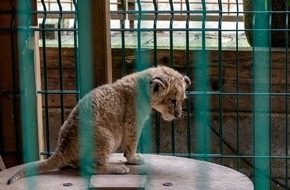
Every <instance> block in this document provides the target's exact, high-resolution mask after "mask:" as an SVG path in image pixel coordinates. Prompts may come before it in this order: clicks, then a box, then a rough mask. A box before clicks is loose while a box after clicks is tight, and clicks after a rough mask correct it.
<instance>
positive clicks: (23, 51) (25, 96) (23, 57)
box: [17, 1, 39, 189]
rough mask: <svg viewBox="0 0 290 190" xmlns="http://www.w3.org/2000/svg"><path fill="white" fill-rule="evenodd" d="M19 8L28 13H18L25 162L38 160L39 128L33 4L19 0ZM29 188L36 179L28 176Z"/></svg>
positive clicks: (31, 187) (32, 186)
mask: <svg viewBox="0 0 290 190" xmlns="http://www.w3.org/2000/svg"><path fill="white" fill-rule="evenodd" d="M17 10H22V11H24V12H25V13H26V14H24V15H18V17H17V19H18V24H19V27H23V30H22V31H19V32H18V54H19V55H18V58H19V60H18V61H19V67H20V69H19V75H20V99H21V121H22V139H23V153H24V155H23V158H24V162H25V163H27V162H32V161H35V160H38V158H39V157H38V152H39V151H38V134H37V131H38V128H37V109H36V86H35V84H36V83H35V70H34V51H33V50H32V49H31V47H30V43H31V42H32V40H33V39H32V38H31V37H32V36H33V34H32V33H31V30H30V26H31V17H32V15H31V11H30V10H31V5H30V2H29V1H18V4H17ZM26 180H28V183H27V187H28V189H33V188H34V187H35V182H36V181H35V179H33V178H27V179H26Z"/></svg>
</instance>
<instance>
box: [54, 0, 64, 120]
mask: <svg viewBox="0 0 290 190" xmlns="http://www.w3.org/2000/svg"><path fill="white" fill-rule="evenodd" d="M56 2H57V5H58V8H59V11H60V13H59V18H58V23H57V28H58V29H61V23H62V19H63V14H62V11H63V10H62V5H61V2H60V0H57V1H56ZM57 36H58V61H59V68H58V69H59V89H60V91H63V66H62V40H61V31H57ZM59 96H60V97H59V98H60V110H61V111H60V112H61V117H60V118H61V124H63V123H64V102H63V99H64V97H63V93H60V94H59Z"/></svg>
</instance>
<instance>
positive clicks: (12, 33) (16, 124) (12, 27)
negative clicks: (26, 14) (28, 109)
mask: <svg viewBox="0 0 290 190" xmlns="http://www.w3.org/2000/svg"><path fill="white" fill-rule="evenodd" d="M10 5H11V7H12V11H15V10H16V9H15V5H14V3H13V2H12V0H10ZM15 35H16V30H15V14H13V15H12V17H11V22H10V38H11V59H12V75H13V76H12V77H13V79H12V80H13V115H14V127H15V138H16V139H15V143H16V155H17V156H16V157H17V158H16V159H17V164H20V162H21V147H20V146H21V144H20V143H19V130H20V128H19V121H18V117H17V112H16V110H17V106H16V104H17V95H18V93H17V92H16V91H17V89H18V88H19V87H17V79H16V74H17V72H16V60H15V57H16V55H15V49H16V47H15ZM0 114H1V113H0ZM2 139H3V138H2Z"/></svg>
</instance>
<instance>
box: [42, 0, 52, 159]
mask: <svg viewBox="0 0 290 190" xmlns="http://www.w3.org/2000/svg"><path fill="white" fill-rule="evenodd" d="M41 4H42V7H43V10H44V11H45V13H44V18H43V20H42V23H41V27H42V29H43V30H42V31H41V34H42V57H43V59H42V60H43V83H44V90H45V91H47V90H48V78H47V77H48V75H47V62H46V39H45V34H46V33H45V24H46V16H47V13H46V11H47V8H46V4H45V0H41ZM44 106H45V136H46V138H45V139H46V151H48V152H50V139H49V137H50V131H49V125H50V122H49V114H48V94H46V93H45V94H44ZM48 156H49V155H48Z"/></svg>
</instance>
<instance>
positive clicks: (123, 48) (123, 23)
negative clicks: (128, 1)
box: [121, 0, 127, 76]
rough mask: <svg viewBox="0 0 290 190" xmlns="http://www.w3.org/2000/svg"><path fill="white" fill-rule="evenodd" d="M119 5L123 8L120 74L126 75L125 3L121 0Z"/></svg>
mask: <svg viewBox="0 0 290 190" xmlns="http://www.w3.org/2000/svg"><path fill="white" fill-rule="evenodd" d="M121 5H122V9H123V18H122V19H121V38H122V39H121V41H122V74H123V76H125V75H127V65H126V40H125V30H124V29H125V28H126V25H125V24H126V15H127V13H126V5H125V2H124V0H121Z"/></svg>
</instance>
